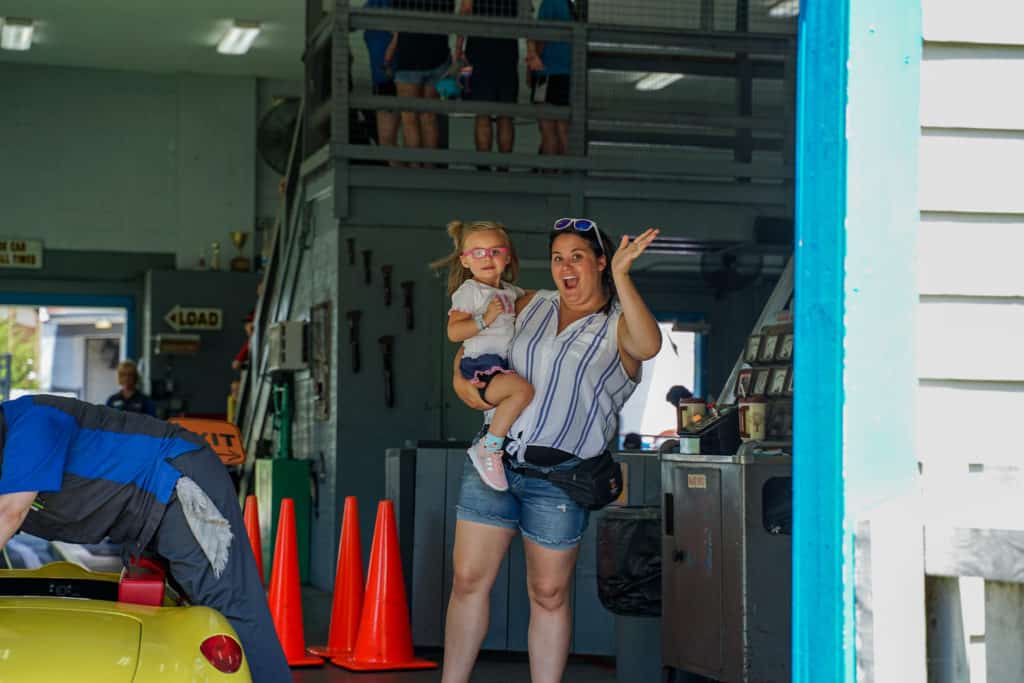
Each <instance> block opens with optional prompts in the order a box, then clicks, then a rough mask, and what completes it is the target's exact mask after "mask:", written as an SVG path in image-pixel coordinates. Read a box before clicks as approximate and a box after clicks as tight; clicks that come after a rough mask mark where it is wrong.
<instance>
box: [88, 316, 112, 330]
mask: <svg viewBox="0 0 1024 683" xmlns="http://www.w3.org/2000/svg"><path fill="white" fill-rule="evenodd" d="M93 324H94V325H95V326H96V329H97V330H109V329H110V328H111V327H113V326H114V324H113V323H112V322H110V321H109V320H107V319H106V318H100V319H99V320H97V321H96V322H95V323H93Z"/></svg>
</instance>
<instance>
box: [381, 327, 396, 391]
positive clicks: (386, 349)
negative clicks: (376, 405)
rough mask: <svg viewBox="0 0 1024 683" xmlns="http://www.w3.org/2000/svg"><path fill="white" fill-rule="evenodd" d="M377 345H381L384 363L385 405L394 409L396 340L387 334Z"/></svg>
mask: <svg viewBox="0 0 1024 683" xmlns="http://www.w3.org/2000/svg"><path fill="white" fill-rule="evenodd" d="M377 343H378V344H379V345H380V356H381V359H382V360H383V361H384V405H386V406H387V407H388V408H393V407H394V406H395V371H394V355H395V354H394V351H395V338H394V337H392V336H391V335H390V334H386V335H384V336H383V337H381V338H380V339H378V340H377Z"/></svg>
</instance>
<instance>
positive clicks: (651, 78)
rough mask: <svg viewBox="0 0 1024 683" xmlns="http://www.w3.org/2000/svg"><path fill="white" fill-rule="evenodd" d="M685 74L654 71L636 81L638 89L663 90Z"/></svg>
mask: <svg viewBox="0 0 1024 683" xmlns="http://www.w3.org/2000/svg"><path fill="white" fill-rule="evenodd" d="M682 77H683V74H666V73H652V74H647V75H646V76H644V77H643V78H641V79H640V80H639V81H637V82H636V89H637V90H661V89H662V88H667V87H668V86H670V85H672V84H673V83H675V82H676V81H678V80H679V79H681V78H682Z"/></svg>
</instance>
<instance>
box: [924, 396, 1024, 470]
mask: <svg viewBox="0 0 1024 683" xmlns="http://www.w3.org/2000/svg"><path fill="white" fill-rule="evenodd" d="M1022 416H1024V382H958V381H934V380H923V381H922V382H921V385H920V387H919V388H918V391H917V451H918V454H919V456H920V457H919V459H920V460H921V461H922V462H924V463H925V467H924V471H925V473H926V474H928V473H929V472H930V471H931V470H934V469H937V468H942V469H955V470H959V471H960V472H961V473H963V474H964V475H966V474H967V465H969V464H973V463H987V464H990V465H991V464H1012V465H1020V464H1021V453H1020V444H1019V441H1018V440H1016V439H1015V438H1007V432H1008V431H1009V430H1011V429H1012V430H1014V431H1016V430H1017V429H1018V428H1019V426H1020V424H1021V420H1022Z"/></svg>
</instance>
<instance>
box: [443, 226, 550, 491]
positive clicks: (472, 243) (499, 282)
mask: <svg viewBox="0 0 1024 683" xmlns="http://www.w3.org/2000/svg"><path fill="white" fill-rule="evenodd" d="M448 235H449V236H450V237H451V238H452V242H454V244H455V249H454V251H452V253H451V254H449V255H448V256H447V257H446V258H443V259H441V260H439V261H435V262H434V263H432V264H431V266H432V267H434V268H444V267H447V268H448V294H450V295H451V297H452V307H451V310H450V311H448V339H450V340H452V341H453V342H463V344H462V348H463V356H462V361H461V362H460V363H459V372H460V373H461V374H462V376H463V377H465V378H466V379H468V380H469V381H470V382H471V383H472V384H473V385H474V386H476V387H477V390H478V391H479V392H480V396H481V397H483V399H484V400H485V401H487V402H488V403H489V404H491V405H492V406H496V408H495V410H494V414H493V416H492V417H491V424H490V429H489V430H488V432H487V434H486V435H485V436H484V437H483V438H482V439H480V440H479V441H477V442H476V443H475V444H473V445H472V446H471V447H470V448H469V451H468V452H469V457H470V459H471V460H472V461H473V466H474V467H475V468H476V471H477V472H478V473H479V474H480V478H481V479H482V480H483V482H484V483H485V484H487V485H488V486H490V487H491V488H493V489H495V490H497V491H506V490H508V482H507V481H506V479H505V467H504V465H503V463H502V461H501V456H502V443H503V442H504V441H505V435H506V434H507V433H508V430H509V427H511V426H512V423H513V422H514V421H515V419H516V418H517V417H518V416H519V413H521V412H522V411H523V409H524V408H526V406H527V405H529V403H530V401H531V400H533V387H532V386H531V385H530V383H529V382H527V381H526V380H524V379H523V378H522V377H520V376H519V375H517V374H515V373H513V372H512V371H511V370H509V368H508V361H507V359H506V353H507V351H508V344H509V341H511V339H512V332H513V328H514V326H515V311H516V308H515V302H516V299H518V298H519V297H520V296H522V295H523V290H521V289H520V288H518V287H516V286H515V285H513V284H512V282H513V281H514V280H515V279H516V276H517V275H518V274H519V258H518V257H517V256H516V252H515V249H513V248H512V242H511V241H510V240H509V238H508V233H507V232H505V227H504V226H503V225H500V224H498V223H492V222H490V221H476V222H474V223H470V224H469V225H465V224H463V223H462V222H461V221H453V222H451V223H449V224H448Z"/></svg>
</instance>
